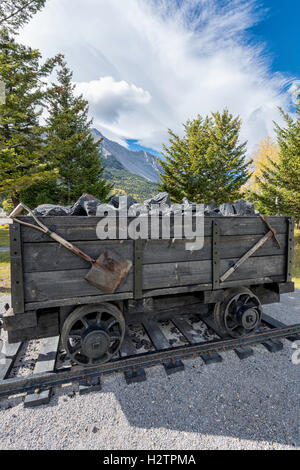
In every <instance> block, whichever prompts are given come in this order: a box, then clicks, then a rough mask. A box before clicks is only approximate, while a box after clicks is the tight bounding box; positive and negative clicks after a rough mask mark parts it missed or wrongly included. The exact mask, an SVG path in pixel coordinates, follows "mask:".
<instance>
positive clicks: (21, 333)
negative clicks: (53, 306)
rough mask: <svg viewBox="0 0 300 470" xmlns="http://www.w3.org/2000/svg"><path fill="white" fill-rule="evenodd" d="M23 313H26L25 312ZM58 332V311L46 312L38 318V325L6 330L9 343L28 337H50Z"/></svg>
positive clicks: (25, 339) (24, 339)
mask: <svg viewBox="0 0 300 470" xmlns="http://www.w3.org/2000/svg"><path fill="white" fill-rule="evenodd" d="M24 315H26V313H25V314H24ZM58 334H59V320H58V312H48V313H45V314H43V315H41V316H40V317H39V318H38V326H37V327H35V328H22V329H21V330H13V331H8V340H9V342H10V343H17V342H19V341H27V340H30V339H41V338H50V337H51V336H57V335H58Z"/></svg>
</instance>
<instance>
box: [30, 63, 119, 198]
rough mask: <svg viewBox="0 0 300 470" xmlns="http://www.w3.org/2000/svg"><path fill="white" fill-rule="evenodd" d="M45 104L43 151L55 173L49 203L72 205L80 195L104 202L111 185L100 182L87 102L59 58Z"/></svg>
mask: <svg viewBox="0 0 300 470" xmlns="http://www.w3.org/2000/svg"><path fill="white" fill-rule="evenodd" d="M47 101H48V111H49V116H48V118H47V120H46V139H45V145H46V149H45V152H46V156H47V160H48V161H49V162H51V165H52V168H53V169H56V171H57V172H58V178H57V180H56V185H55V187H54V188H53V191H51V202H56V203H59V204H71V203H74V202H75V201H76V200H77V199H78V197H79V196H80V195H81V194H82V193H83V192H87V193H91V194H93V195H94V196H95V197H97V198H99V199H100V200H102V201H106V200H107V197H108V195H109V193H110V191H111V189H112V186H111V185H110V184H108V183H107V182H106V181H105V180H104V179H102V174H103V171H104V168H103V166H102V160H101V156H100V155H99V147H98V145H99V142H94V139H93V137H92V135H91V134H90V126H91V123H92V121H90V120H89V119H88V103H87V101H85V100H84V99H83V97H82V96H77V95H76V94H75V85H74V84H73V83H72V72H71V71H70V70H69V69H68V67H67V65H66V63H65V62H64V61H63V60H62V59H61V61H60V67H59V69H58V72H57V83H56V84H53V86H52V88H51V90H50V92H49V95H48V99H47ZM32 189H34V188H32ZM48 201H49V200H48Z"/></svg>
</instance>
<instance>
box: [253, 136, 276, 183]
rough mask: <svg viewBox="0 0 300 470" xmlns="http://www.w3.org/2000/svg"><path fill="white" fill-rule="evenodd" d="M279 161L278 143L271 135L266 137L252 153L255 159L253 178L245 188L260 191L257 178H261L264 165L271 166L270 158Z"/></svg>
mask: <svg viewBox="0 0 300 470" xmlns="http://www.w3.org/2000/svg"><path fill="white" fill-rule="evenodd" d="M269 158H270V159H271V160H272V161H275V162H278V160H279V148H278V145H277V144H276V143H275V142H273V141H272V139H271V137H266V138H265V139H263V140H261V141H260V143H259V145H258V147H257V149H256V150H255V152H254V153H253V155H252V160H253V173H252V175H251V178H250V179H249V181H248V182H247V184H246V186H245V189H250V190H251V191H255V192H257V191H258V184H257V182H256V178H258V179H261V177H262V170H263V165H266V166H270V162H269V160H268V159H269Z"/></svg>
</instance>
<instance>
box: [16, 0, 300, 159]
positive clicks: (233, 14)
mask: <svg viewBox="0 0 300 470" xmlns="http://www.w3.org/2000/svg"><path fill="white" fill-rule="evenodd" d="M299 16H300V1H299V0H286V1H285V2H283V1H282V0H126V1H124V0H48V2H47V4H46V7H45V8H44V10H42V11H41V12H40V13H38V14H37V15H35V17H34V18H33V19H32V20H31V22H30V23H29V24H28V25H27V26H26V27H25V28H24V29H23V31H22V32H21V34H20V36H21V38H20V39H21V41H22V42H23V43H25V44H28V45H30V46H32V47H38V48H39V49H40V50H41V52H42V54H43V56H44V57H50V56H53V55H55V54H56V53H58V52H62V53H63V54H64V55H65V57H66V59H67V62H68V65H69V66H70V68H71V69H72V70H73V72H74V82H75V83H76V90H77V92H78V93H82V94H83V95H84V97H85V98H86V99H88V101H89V105H90V114H91V116H92V117H93V120H94V123H93V126H94V127H96V128H98V129H99V130H100V131H101V132H103V134H104V135H105V136H106V137H108V138H111V139H113V140H115V141H117V142H119V143H121V144H122V145H124V146H127V147H129V148H131V149H133V150H138V149H140V148H147V149H150V151H153V152H155V153H157V152H161V150H162V144H163V143H164V144H167V142H168V129H169V128H170V129H172V130H173V131H175V132H177V133H178V134H179V135H182V132H183V130H182V129H183V128H182V124H183V123H184V122H185V121H186V120H188V119H191V118H194V117H196V116H197V115H198V114H201V115H207V114H209V113H211V112H214V111H217V110H222V109H223V108H225V107H228V109H229V110H230V112H231V113H232V114H234V115H237V114H239V115H240V117H241V119H242V122H243V125H242V130H241V140H242V141H245V140H247V141H248V151H249V153H251V152H252V151H253V150H254V148H255V147H256V145H257V144H258V143H259V141H260V140H261V139H262V138H264V137H266V136H268V135H271V136H273V135H274V133H273V120H276V121H277V122H278V123H281V118H280V114H279V111H278V107H279V106H281V107H283V108H284V109H285V110H289V111H291V110H292V103H293V97H292V93H291V90H292V88H293V86H294V85H293V84H295V83H297V80H299V79H300V61H299V58H300V57H299V55H300V51H299V44H300V33H299V27H298V25H297V21H298V20H299Z"/></svg>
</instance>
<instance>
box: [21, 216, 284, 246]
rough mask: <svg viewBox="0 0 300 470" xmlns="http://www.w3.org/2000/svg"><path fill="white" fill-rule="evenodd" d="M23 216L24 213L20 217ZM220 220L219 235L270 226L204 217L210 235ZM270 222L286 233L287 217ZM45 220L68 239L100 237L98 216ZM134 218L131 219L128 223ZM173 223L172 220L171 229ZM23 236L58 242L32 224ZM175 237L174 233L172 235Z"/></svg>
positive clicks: (260, 231)
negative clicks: (213, 223)
mask: <svg viewBox="0 0 300 470" xmlns="http://www.w3.org/2000/svg"><path fill="white" fill-rule="evenodd" d="M20 219H22V217H20ZM215 219H217V220H219V221H220V235H221V236H228V235H229V236H231V235H233V234H235V235H264V234H265V233H266V232H267V231H268V229H267V228H266V224H264V222H263V221H262V220H261V219H260V218H259V217H217V218H214V217H205V221H204V225H205V227H204V235H205V236H207V237H209V236H210V235H211V225H212V222H213V220H215ZM24 220H25V221H26V222H29V223H30V222H32V219H31V218H30V217H25V218H24ZM267 220H268V222H269V223H270V224H271V226H272V227H273V228H274V229H275V230H276V231H277V233H286V232H287V224H286V217H268V218H267ZM42 221H43V223H44V224H45V225H46V226H48V227H50V228H51V230H53V231H56V232H57V233H58V235H60V236H61V237H63V238H65V239H66V240H68V241H71V242H75V241H78V240H81V241H83V240H90V241H92V240H98V237H97V233H96V228H97V224H98V223H99V222H100V221H101V218H99V217H43V218H42ZM130 222H131V219H128V223H130ZM173 226H174V224H172V223H171V229H172V227H173ZM21 233H22V240H23V241H24V242H25V243H28V242H34V243H37V242H39V243H40V242H45V243H55V242H54V241H53V240H52V239H51V238H49V237H48V236H47V235H44V234H42V233H40V232H37V231H35V230H33V229H31V228H29V227H24V226H22V229H21ZM171 237H172V235H171Z"/></svg>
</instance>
